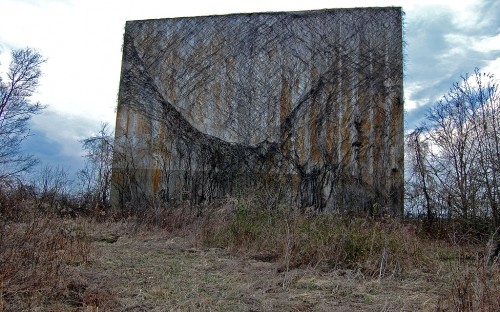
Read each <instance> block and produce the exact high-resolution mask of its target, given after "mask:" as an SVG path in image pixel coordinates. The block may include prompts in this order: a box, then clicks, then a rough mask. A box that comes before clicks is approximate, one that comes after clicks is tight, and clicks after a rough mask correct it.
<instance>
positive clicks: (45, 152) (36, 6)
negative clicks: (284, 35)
mask: <svg viewBox="0 0 500 312" xmlns="http://www.w3.org/2000/svg"><path fill="white" fill-rule="evenodd" d="M379 6H401V7H402V8H403V10H404V12H405V26H404V31H405V38H404V40H405V52H404V60H405V73H404V75H405V76H404V80H405V85H404V93H405V111H406V112H405V129H406V130H409V129H411V128H414V127H415V126H417V125H419V124H420V123H421V122H422V121H423V119H424V117H425V112H426V110H427V109H428V108H429V107H430V105H432V104H434V103H436V101H438V100H439V99H440V98H441V97H442V96H443V95H445V94H446V92H447V91H448V90H449V88H450V87H451V86H452V84H453V83H454V82H456V81H459V80H460V76H461V75H464V74H466V73H472V72H473V71H474V69H475V68H476V67H478V68H479V69H480V70H481V71H483V72H489V73H493V74H495V76H496V77H497V78H498V77H500V19H498V12H500V1H498V0H452V1H450V0H418V1H417V0H408V1H403V0H393V1H386V0H359V1H358V0H349V1H346V0H340V1H337V0H330V1H326V0H308V1H304V0H300V1H297V0H284V1H278V0H274V1H271V0H255V1H235V0H233V1H206V0H198V1H196V0H182V1H178V0H176V1H168V0H139V1H132V0H0V15H1V17H0V74H1V73H5V70H6V68H7V66H8V63H9V57H10V51H11V50H12V49H19V48H25V47H31V48H34V49H36V50H37V51H38V52H40V53H41V54H42V55H43V56H44V57H45V58H47V62H46V63H45V64H44V65H43V66H42V71H43V77H42V78H41V84H40V87H39V88H38V92H37V93H36V94H35V95H34V96H33V100H35V101H39V102H41V103H42V104H45V105H47V108H46V109H45V110H44V111H43V113H41V114H40V115H37V116H35V117H34V118H33V119H32V121H31V134H32V136H30V137H29V138H28V140H27V142H26V144H25V146H26V150H27V151H29V152H30V153H33V154H34V155H35V156H37V157H38V158H39V159H40V160H41V162H42V163H44V164H49V165H61V166H63V167H64V168H67V169H68V170H69V171H70V172H74V171H76V170H78V169H79V168H82V167H83V158H82V154H83V152H82V149H81V143H80V141H81V140H82V139H84V138H87V137H89V136H92V135H93V134H94V133H96V132H97V131H98V130H99V128H100V125H101V124H102V123H109V124H110V126H111V127H112V128H114V124H115V114H116V112H115V107H116V104H117V94H118V86H119V80H120V68H121V57H122V55H121V46H122V40H123V32H124V26H125V21H127V20H139V19H153V18H166V17H183V16H200V15H214V14H227V13H245V12H269V11H299V10H313V9H323V8H345V7H379Z"/></svg>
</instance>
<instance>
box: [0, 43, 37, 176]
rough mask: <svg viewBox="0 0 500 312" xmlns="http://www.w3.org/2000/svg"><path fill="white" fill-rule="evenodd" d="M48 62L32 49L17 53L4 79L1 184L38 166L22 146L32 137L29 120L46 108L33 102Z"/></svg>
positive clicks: (0, 120) (0, 114) (0, 101)
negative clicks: (42, 68)
mask: <svg viewBox="0 0 500 312" xmlns="http://www.w3.org/2000/svg"><path fill="white" fill-rule="evenodd" d="M44 62H45V59H44V58H43V57H42V55H40V54H39V53H38V52H37V51H35V50H33V49H31V48H26V49H21V50H14V51H12V61H11V63H10V66H9V68H8V71H7V74H6V78H7V79H6V80H5V81H3V80H2V77H0V182H2V181H3V182H5V181H7V180H10V179H12V178H15V177H17V176H18V175H19V174H20V173H22V172H25V171H27V170H28V169H30V168H31V167H33V165H35V164H36V159H35V158H34V157H33V156H31V155H26V154H24V153H23V152H22V149H21V144H22V142H23V141H24V140H25V139H26V137H27V136H28V135H29V128H28V121H29V120H30V118H31V117H32V116H33V115H34V114H37V113H39V112H40V111H41V110H42V109H43V108H44V106H43V105H41V104H40V103H38V102H36V103H33V102H32V101H31V100H30V98H31V96H32V95H33V93H34V92H35V91H36V88H37V87H38V85H39V79H40V77H41V75H42V72H41V70H40V66H41V65H42V64H43V63H44Z"/></svg>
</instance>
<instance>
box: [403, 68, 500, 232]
mask: <svg viewBox="0 0 500 312" xmlns="http://www.w3.org/2000/svg"><path fill="white" fill-rule="evenodd" d="M499 111H500V96H499V92H498V82H497V81H496V80H495V77H494V76H493V75H491V74H485V73H480V72H479V70H477V69H476V71H475V73H474V74H473V75H465V76H463V77H462V79H461V81H460V82H457V83H455V84H454V85H453V87H452V88H451V89H450V91H449V92H448V94H447V95H446V96H444V97H443V99H442V100H441V101H439V102H438V103H437V104H436V105H435V106H434V107H433V108H432V109H431V110H430V111H429V113H428V115H427V120H428V125H427V126H426V130H423V129H419V130H416V131H415V132H413V133H411V134H410V135H408V136H407V142H408V147H409V149H410V151H411V152H412V153H411V155H409V156H411V157H410V158H412V159H411V161H412V164H413V166H412V168H411V171H412V172H411V177H414V179H413V182H415V181H416V184H418V187H417V188H413V187H412V186H413V184H409V186H410V188H409V190H410V191H411V192H414V193H415V194H413V195H415V196H409V198H410V200H414V201H415V200H418V198H419V196H418V194H419V193H420V194H422V193H423V194H424V198H425V201H424V206H425V207H426V210H427V215H428V216H431V214H432V210H433V209H435V211H438V209H440V210H441V211H447V213H448V215H452V216H453V215H455V216H460V217H462V218H465V219H470V218H478V217H479V218H487V219H490V220H491V221H492V224H493V225H494V227H496V226H498V224H499V222H500V220H499V217H500V216H499V211H498V209H499V206H498V203H499V200H500V184H499V181H498V175H499V172H500V171H499V170H500V166H499V157H500V156H499V155H500V142H499V141H500V139H499V135H500V133H499V130H500V121H499V118H498V116H499ZM424 142H425V144H426V146H424V145H423V143H424ZM407 181H408V180H407ZM432 181H435V183H434V184H433V185H432V187H429V182H432ZM407 189H408V188H407ZM430 193H431V195H429V194H430ZM420 198H421V197H420ZM413 204H414V203H413Z"/></svg>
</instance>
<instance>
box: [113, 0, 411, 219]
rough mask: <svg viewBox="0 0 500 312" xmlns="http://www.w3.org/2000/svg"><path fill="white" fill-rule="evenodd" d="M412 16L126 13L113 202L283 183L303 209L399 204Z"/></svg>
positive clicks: (289, 199) (199, 197) (193, 196)
mask: <svg viewBox="0 0 500 312" xmlns="http://www.w3.org/2000/svg"><path fill="white" fill-rule="evenodd" d="M401 16H402V12H401V9H400V8H394V7H391V8H359V9H332V10H320V11H306V12H276V13H254V14H232V15H224V16H202V17H186V18H173V19H158V20H144V21H130V22H127V24H126V28H125V35H124V45H123V54H124V57H123V64H122V76H121V82H120V93H119V103H118V109H117V126H116V141H115V142H116V145H115V148H116V149H117V151H119V152H117V153H116V155H121V156H120V158H118V157H117V158H115V160H114V166H113V169H114V171H113V172H114V173H113V175H114V180H113V181H114V183H113V186H112V200H113V203H114V205H115V206H120V205H124V204H125V203H127V202H130V201H137V202H139V201H141V200H143V199H145V198H148V196H153V195H155V194H156V195H158V194H160V195H161V198H163V199H164V200H165V201H166V202H170V201H174V202H175V201H178V200H186V199H187V200H190V201H191V202H192V203H200V202H205V201H211V200H213V199H215V198H220V197H225V196H238V194H244V193H249V192H258V191H259V190H264V189H265V190H266V191H269V189H272V188H273V187H278V186H279V189H286V190H288V191H287V193H286V194H284V195H283V198H282V200H283V201H284V202H286V203H288V204H290V205H294V206H297V207H298V208H303V207H309V206H314V207H315V208H316V209H318V210H340V211H358V212H360V211H370V209H371V206H372V205H374V204H377V205H382V206H383V207H387V209H388V210H389V211H390V212H391V213H393V214H400V213H401V212H402V204H403V202H402V194H403V181H402V172H403V144H402V142H403V107H402V103H401V99H402V98H403V94H402V93H403V91H402V86H403V72H402V70H403V66H402V21H401ZM134 172H136V173H137V174H134ZM131 190H132V191H131ZM394 190H396V191H394ZM391 192H392V193H393V194H392V195H391V196H389V195H388V194H389V193H391ZM394 192H396V193H397V194H396V195H394ZM156 195H155V196H156Z"/></svg>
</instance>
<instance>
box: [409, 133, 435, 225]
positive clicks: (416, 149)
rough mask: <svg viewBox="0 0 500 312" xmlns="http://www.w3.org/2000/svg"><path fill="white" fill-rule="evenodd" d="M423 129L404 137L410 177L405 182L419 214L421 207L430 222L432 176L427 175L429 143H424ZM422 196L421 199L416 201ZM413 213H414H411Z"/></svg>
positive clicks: (431, 213) (431, 216)
mask: <svg viewBox="0 0 500 312" xmlns="http://www.w3.org/2000/svg"><path fill="white" fill-rule="evenodd" d="M424 131H425V129H423V128H417V129H415V130H414V131H412V132H411V133H410V134H408V135H407V136H406V146H407V158H408V161H409V163H410V168H409V169H410V176H409V177H407V180H406V189H407V192H410V196H411V198H410V199H411V200H412V201H413V202H414V203H416V206H417V207H415V208H416V209H417V211H418V212H419V213H420V209H419V208H420V207H419V206H423V208H424V213H425V215H426V217H427V219H429V220H432V219H433V217H434V214H435V211H434V208H433V202H432V197H431V190H430V188H431V185H432V184H433V183H432V182H433V181H432V176H431V174H430V173H429V166H428V163H427V162H428V158H429V152H430V151H429V143H428V142H427V141H425V137H424V134H423V133H424ZM422 195H423V199H418V197H421V196H422ZM412 212H414V211H412Z"/></svg>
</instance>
